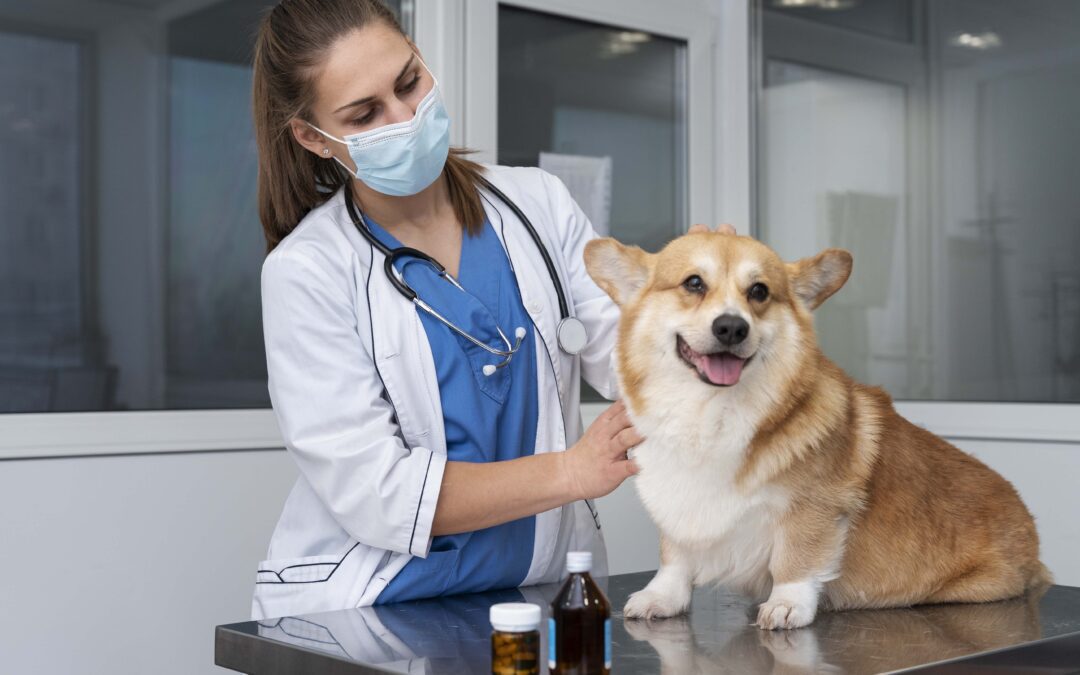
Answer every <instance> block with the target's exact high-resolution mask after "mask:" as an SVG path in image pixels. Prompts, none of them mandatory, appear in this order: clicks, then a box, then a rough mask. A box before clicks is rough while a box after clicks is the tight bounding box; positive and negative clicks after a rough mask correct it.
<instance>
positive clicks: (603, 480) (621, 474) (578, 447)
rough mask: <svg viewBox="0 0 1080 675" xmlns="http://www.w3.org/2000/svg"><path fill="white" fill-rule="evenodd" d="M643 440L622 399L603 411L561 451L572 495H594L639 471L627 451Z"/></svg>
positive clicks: (580, 496) (611, 488)
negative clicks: (582, 433)
mask: <svg viewBox="0 0 1080 675" xmlns="http://www.w3.org/2000/svg"><path fill="white" fill-rule="evenodd" d="M643 440H645V439H644V438H643V437H642V436H641V435H640V434H639V433H638V432H637V430H636V429H634V426H633V425H632V424H631V423H630V417H629V415H627V413H626V406H625V405H624V404H623V402H622V401H616V402H615V403H614V404H612V405H611V406H610V407H609V408H608V409H607V410H605V411H604V412H602V413H600V416H599V417H597V418H596V420H595V421H594V422H593V423H592V424H590V425H589V428H588V429H586V430H585V434H584V435H583V436H582V437H581V438H580V439H579V440H578V442H577V443H574V444H573V445H572V446H570V447H569V448H567V450H566V452H564V453H562V455H561V457H562V460H563V471H565V473H566V483H567V485H569V486H570V493H571V496H572V497H573V498H574V499H594V498H596V497H603V496H604V495H606V494H608V493H610V492H611V491H612V490H614V489H615V488H617V487H619V485H620V484H622V482H623V481H624V480H626V479H627V478H629V477H630V476H632V475H634V474H635V473H637V471H638V468H637V465H636V464H634V460H632V459H628V458H627V456H626V451H627V450H629V449H630V448H632V447H634V446H635V445H637V444H638V443H641V442H642V441H643Z"/></svg>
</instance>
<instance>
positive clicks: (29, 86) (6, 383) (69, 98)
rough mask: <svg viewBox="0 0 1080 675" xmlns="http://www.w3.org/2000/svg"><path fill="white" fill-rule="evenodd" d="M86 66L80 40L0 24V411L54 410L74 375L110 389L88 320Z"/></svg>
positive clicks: (91, 397)
mask: <svg viewBox="0 0 1080 675" xmlns="http://www.w3.org/2000/svg"><path fill="white" fill-rule="evenodd" d="M83 69H84V63H83V50H82V47H81V46H80V44H79V43H77V42H74V41H71V40H65V39H55V38H51V37H42V36H36V35H23V34H17V33H9V32H0V412H14V411H42V410H50V409H53V408H54V407H56V406H54V402H57V403H62V402H61V401H59V399H60V395H59V391H58V388H59V386H60V385H61V384H62V383H63V382H66V381H67V379H68V376H71V375H74V376H79V375H83V376H84V377H82V378H80V381H82V380H85V387H87V388H88V390H87V391H85V392H84V393H83V395H82V397H83V398H86V399H87V400H88V401H90V402H98V403H99V404H100V405H106V404H107V401H108V397H109V386H108V385H109V376H110V373H109V371H108V368H107V367H106V366H105V365H103V364H101V363H100V362H98V361H97V359H96V358H95V352H96V349H95V347H96V345H95V341H94V339H93V337H92V334H91V332H90V328H89V326H88V325H87V323H86V321H85V316H86V310H87V309H88V307H87V306H86V303H85V299H84V297H85V296H84V294H83V290H84V289H83V280H84V275H85V273H86V272H87V270H86V266H85V265H84V260H83V255H82V250H83V244H84V239H83V236H84V233H85V232H86V230H87V229H88V226H89V223H88V222H87V220H86V218H85V212H84V204H83V202H84V195H83V190H82V187H81V186H82V184H83V183H82V181H83V178H84V176H83V171H82V170H81V162H82V153H83V147H84V143H85V138H84V137H83V127H84V122H85V117H84V116H85V114H86V111H85V109H84V108H83V106H82V105H81V100H80V91H81V90H82V77H83ZM89 389H93V391H90V390H89Z"/></svg>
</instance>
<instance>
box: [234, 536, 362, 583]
mask: <svg viewBox="0 0 1080 675" xmlns="http://www.w3.org/2000/svg"><path fill="white" fill-rule="evenodd" d="M355 548H356V545H353V548H350V549H349V550H348V551H347V552H346V553H345V555H344V556H343V555H312V556H305V557H303V558H279V559H276V560H264V561H262V562H261V563H259V570H258V578H257V579H256V581H255V583H258V584H312V583H320V582H324V581H329V580H330V578H331V577H332V576H334V572H336V571H337V570H338V568H339V567H341V563H342V562H343V561H344V559H345V558H346V557H347V556H348V555H349V553H352V551H353V549H355Z"/></svg>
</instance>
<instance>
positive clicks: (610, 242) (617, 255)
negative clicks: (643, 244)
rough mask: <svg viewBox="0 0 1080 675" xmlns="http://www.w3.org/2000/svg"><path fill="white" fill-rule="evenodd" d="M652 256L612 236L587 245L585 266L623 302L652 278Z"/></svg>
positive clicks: (606, 288) (594, 240) (612, 294)
mask: <svg viewBox="0 0 1080 675" xmlns="http://www.w3.org/2000/svg"><path fill="white" fill-rule="evenodd" d="M649 258H650V256H649V254H648V253H646V252H645V251H643V250H641V249H640V248H639V247H637V246H623V245H622V244H620V243H619V242H617V241H615V240H614V239H612V238H611V237H605V238H603V239H593V240H592V241H590V242H589V243H588V244H585V269H586V270H588V272H589V276H590V277H592V278H593V281H595V282H596V285H597V286H599V287H600V288H602V289H604V292H605V293H607V294H608V295H610V296H611V299H612V300H614V301H615V304H616V305H620V306H621V305H623V304H624V303H626V302H627V301H629V300H630V299H631V298H633V297H634V294H635V293H637V292H638V291H639V290H641V287H642V286H644V285H645V282H646V280H648V278H649V269H650V268H651V266H652V265H651V261H650V260H649Z"/></svg>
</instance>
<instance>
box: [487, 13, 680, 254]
mask: <svg viewBox="0 0 1080 675" xmlns="http://www.w3.org/2000/svg"><path fill="white" fill-rule="evenodd" d="M685 52H686V50H685V43H684V42H681V41H678V40H673V39H669V38H666V37H660V36H656V35H650V34H648V33H642V32H637V31H627V30H623V29H621V28H618V27H613V26H606V25H601V24H595V23H589V22H586V21H578V20H575V19H568V18H566V17H560V16H555V15H551V14H544V13H541V12H533V11H529V10H523V9H518V8H513V7H507V6H500V7H499V75H498V77H499V102H498V105H499V131H498V143H499V148H498V161H499V163H500V164H510V165H517V166H538V165H542V163H541V161H540V154H541V153H555V154H559V155H573V156H585V157H592V158H610V166H611V170H610V208H609V209H607V210H606V218H594V220H597V221H599V222H598V223H597V224H598V225H600V226H601V227H600V228H598V229H601V230H603V229H604V228H603V226H602V225H603V221H604V220H607V221H608V222H609V223H610V227H609V229H608V230H607V231H606V232H602V233H603V234H611V235H612V236H615V237H617V238H618V239H620V240H621V241H623V242H627V243H633V244H638V245H640V246H642V247H643V248H645V249H647V250H656V249H658V248H660V247H661V246H662V245H663V244H664V243H666V242H667V241H668V240H669V239H671V237H672V236H674V235H675V234H676V233H677V232H678V231H679V228H681V227H683V226H684V221H685V217H684V215H683V214H684V213H685V202H686V183H685V178H684V176H685V172H686V169H685V167H686V139H685V134H686V114H685V103H686V91H685V76H684V73H685V56H686V55H685ZM545 168H547V167H546V166H545ZM554 173H556V174H558V173H559V171H557V170H556V171H554ZM572 191H574V189H573V187H572ZM575 196H576V197H578V198H579V199H578V200H579V202H582V206H583V208H586V212H587V213H588V212H589V211H590V210H591V208H590V207H589V206H588V204H589V203H590V202H591V200H589V199H586V198H585V197H584V196H583V193H581V192H578V193H577V194H575Z"/></svg>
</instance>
